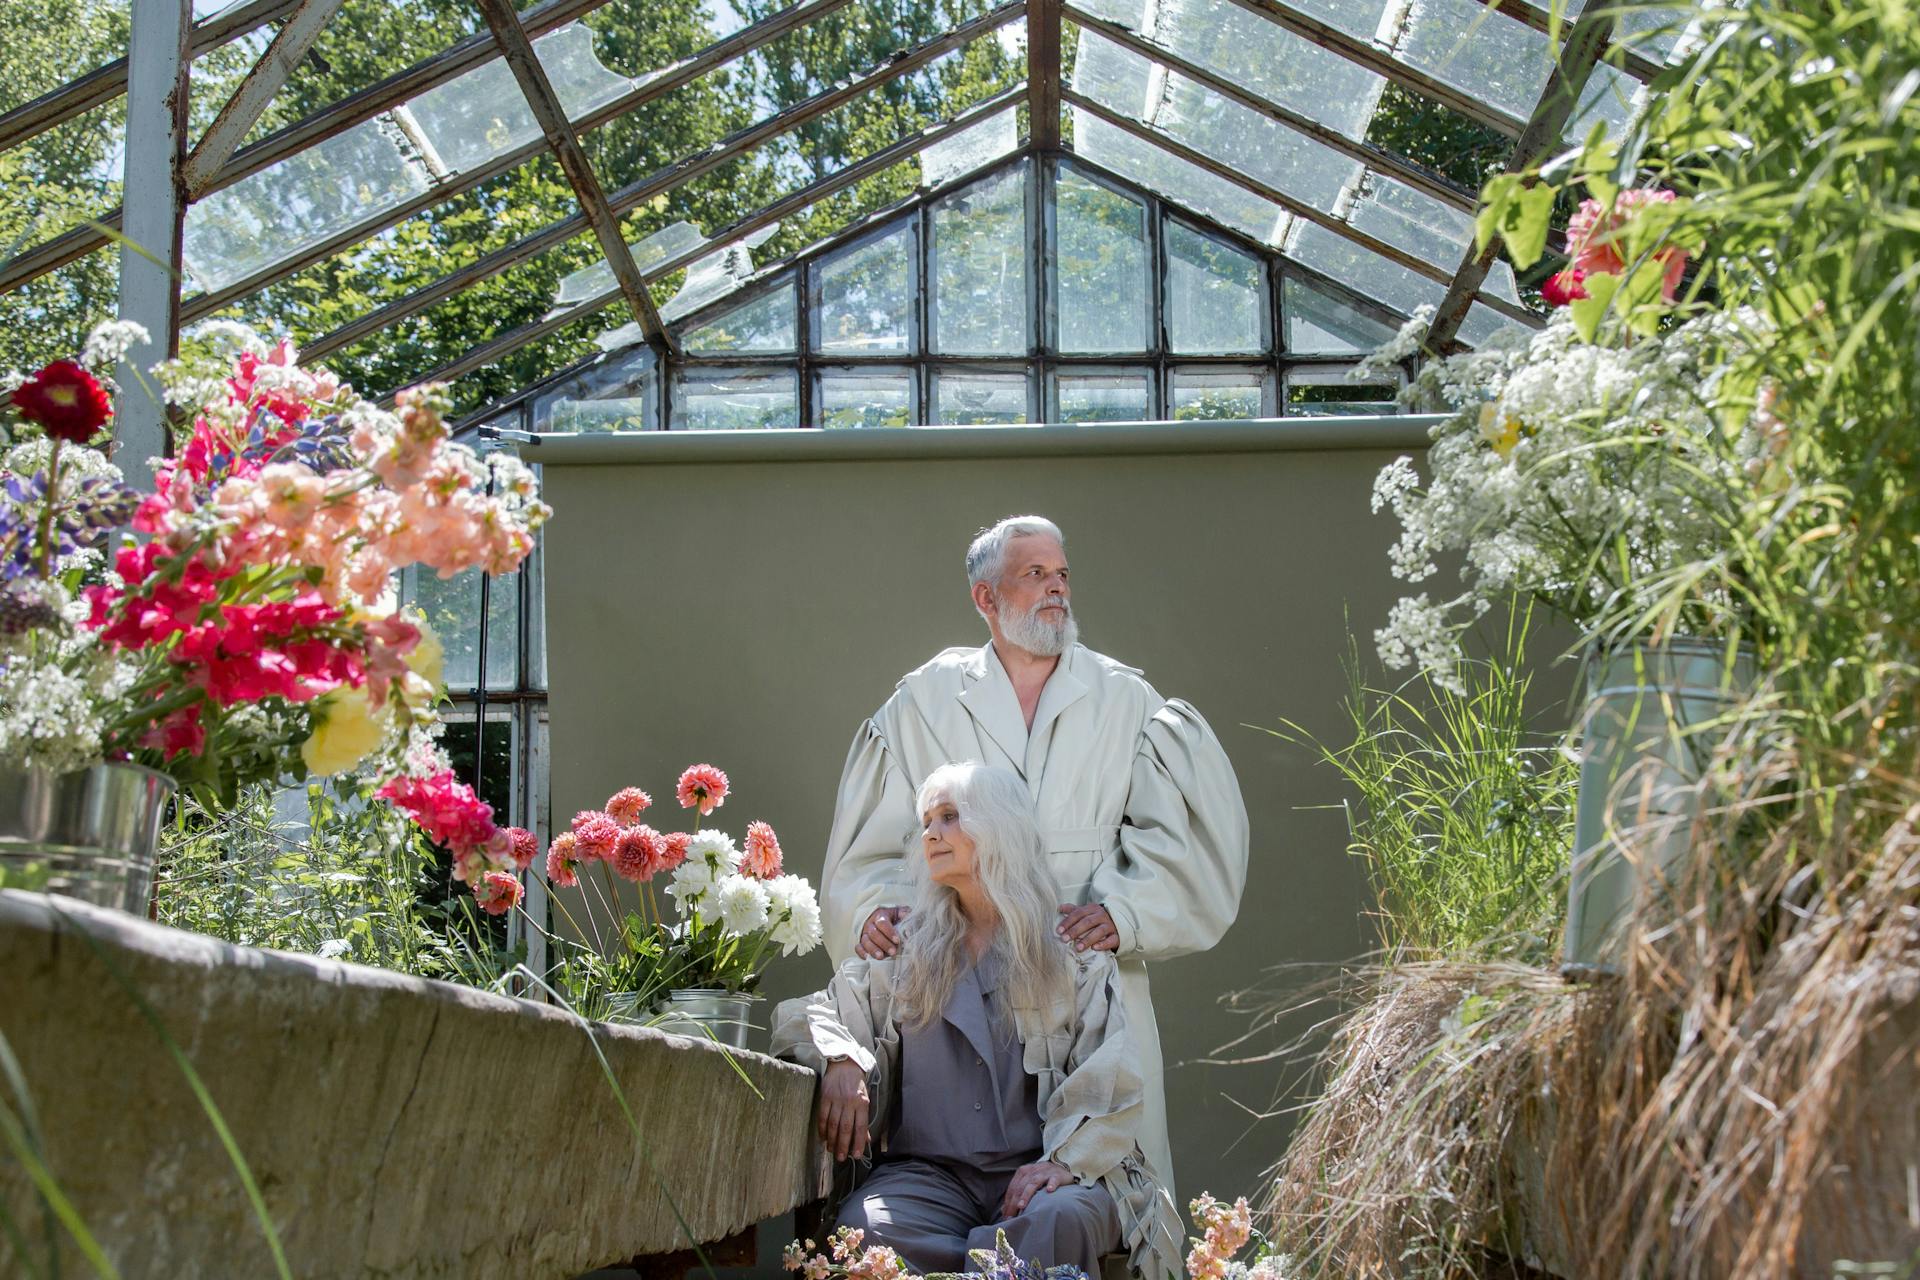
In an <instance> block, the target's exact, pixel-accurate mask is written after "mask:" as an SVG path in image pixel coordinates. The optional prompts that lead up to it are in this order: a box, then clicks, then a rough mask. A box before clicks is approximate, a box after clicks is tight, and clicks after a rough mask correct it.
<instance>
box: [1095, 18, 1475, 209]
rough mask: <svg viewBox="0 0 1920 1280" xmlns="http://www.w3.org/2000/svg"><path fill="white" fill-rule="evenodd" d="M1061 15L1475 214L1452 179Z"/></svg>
mask: <svg viewBox="0 0 1920 1280" xmlns="http://www.w3.org/2000/svg"><path fill="white" fill-rule="evenodd" d="M1060 11H1061V12H1062V13H1063V14H1065V15H1066V16H1067V17H1068V18H1069V19H1071V20H1072V21H1073V22H1074V23H1075V25H1077V26H1080V27H1083V28H1085V29H1086V30H1088V31H1092V32H1096V33H1097V34H1099V35H1100V36H1101V37H1102V38H1103V39H1107V40H1111V41H1112V42H1113V43H1115V44H1117V45H1121V46H1123V47H1125V48H1127V49H1130V50H1132V51H1133V52H1134V53H1137V54H1139V55H1141V56H1142V57H1145V58H1150V59H1152V60H1153V61H1155V62H1158V63H1160V64H1161V65H1162V66H1165V67H1168V68H1171V69H1172V70H1174V71H1178V72H1179V73H1180V74H1181V75H1183V76H1186V77H1187V78H1188V79H1190V80H1192V81H1194V82H1195V83H1196V84H1200V85H1203V86H1205V87H1206V88H1208V89H1210V90H1212V91H1213V92H1214V93H1217V94H1219V95H1220V96H1221V97H1223V98H1226V99H1227V100H1228V101H1230V102H1235V103H1238V104H1239V105H1240V106H1243V107H1245V108H1246V109H1247V110H1249V111H1253V112H1257V113H1258V114H1260V115H1262V116H1265V117H1266V118H1267V119H1269V120H1272V121H1274V122H1275V123H1276V124H1281V125H1285V126H1286V127H1287V128H1289V129H1292V130H1294V131H1295V132H1297V133H1304V134H1306V135H1307V136H1308V137H1309V138H1312V139H1313V140H1314V141H1315V142H1318V143H1320V144H1321V145H1322V146H1325V147H1329V148H1331V149H1333V150H1335V151H1338V152H1339V153H1340V154H1341V155H1344V156H1346V157H1348V158H1349V159H1353V160H1358V161H1359V162H1360V163H1361V164H1364V165H1366V166H1367V167H1368V168H1369V169H1372V170H1374V171H1375V172H1377V173H1384V174H1386V175H1387V176H1389V177H1391V178H1394V179H1396V180H1398V181H1400V182H1403V183H1405V184H1406V185H1407V186H1409V187H1412V188H1413V189H1414V190H1416V191H1419V192H1421V193H1422V194H1424V195H1428V196H1432V197H1433V198H1434V199H1435V200H1438V201H1440V202H1441V203H1443V204H1446V205H1449V206H1451V207H1453V208H1455V209H1459V210H1461V211H1462V212H1465V213H1472V212H1473V210H1474V209H1475V208H1476V207H1477V206H1478V204H1479V196H1478V194H1477V193H1475V192H1473V191H1469V190H1468V189H1467V188H1465V187H1463V186H1461V185H1459V184H1458V183H1456V182H1454V181H1452V180H1451V179H1449V178H1446V177H1444V176H1442V175H1441V174H1438V173H1435V172H1434V171H1433V170H1431V169H1428V168H1427V167H1425V166H1424V165H1418V164H1415V163H1413V162H1412V161H1411V160H1407V159H1404V158H1402V157H1400V156H1397V155H1395V154H1394V153H1393V152H1391V151H1388V150H1386V149H1385V148H1384V147H1377V146H1375V145H1373V144H1372V143H1369V142H1360V141H1356V140H1355V139H1353V138H1349V137H1348V136H1347V135H1345V134H1344V133H1341V132H1340V131H1339V130H1338V129H1330V128H1328V127H1327V126H1326V125H1324V124H1321V123H1320V122H1319V121H1318V120H1314V119H1312V118H1310V117H1308V116H1303V115H1301V114H1300V113H1299V112H1297V111H1291V110H1289V109H1288V108H1286V107H1283V106H1280V105H1278V104H1277V103H1273V102H1269V101H1267V100H1266V99H1265V98H1263V97H1261V96H1260V95H1258V94H1256V93H1253V92H1251V91H1249V90H1247V89H1245V88H1243V87H1241V86H1240V85H1238V84H1235V83H1234V82H1233V81H1231V80H1228V79H1227V78H1226V77H1224V76H1222V75H1220V74H1219V73H1218V72H1215V71H1211V70H1209V69H1208V68H1206V67H1204V66H1201V65H1200V64H1199V63H1197V62H1194V61H1192V60H1191V59H1188V58H1184V57H1182V56H1180V55H1179V54H1177V53H1175V52H1174V51H1173V50H1171V49H1169V48H1167V47H1166V46H1164V45H1162V44H1159V43H1157V42H1155V41H1152V40H1149V39H1147V38H1146V37H1144V36H1141V35H1138V34H1136V33H1135V32H1133V31H1130V30H1128V29H1127V28H1126V27H1123V26H1121V25H1119V24H1118V23H1115V22H1108V21H1107V20H1106V19H1104V18H1099V17H1095V16H1094V15H1093V14H1091V13H1088V12H1087V11H1086V10H1084V9H1082V8H1080V7H1079V6H1077V5H1075V4H1073V3H1071V0H1068V2H1067V3H1064V4H1062V5H1061V6H1060Z"/></svg>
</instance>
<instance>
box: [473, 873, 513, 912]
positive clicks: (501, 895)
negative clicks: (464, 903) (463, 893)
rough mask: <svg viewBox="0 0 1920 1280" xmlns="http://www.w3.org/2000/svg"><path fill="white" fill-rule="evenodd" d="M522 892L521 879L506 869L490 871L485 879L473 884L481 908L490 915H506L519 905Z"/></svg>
mask: <svg viewBox="0 0 1920 1280" xmlns="http://www.w3.org/2000/svg"><path fill="white" fill-rule="evenodd" d="M522 892H523V891H522V890H521V888H520V881H519V879H518V878H516V877H514V876H512V875H509V874H508V873H506V872H505V871H489V872H487V878H486V879H485V880H482V881H481V882H480V883H479V884H476V885H475V886H473V896H474V897H476V898H478V899H479V900H480V909H481V910H482V911H485V912H486V913H487V914H488V915H490V916H500V915H505V914H506V913H507V912H508V911H510V910H512V909H513V908H514V907H517V906H519V905H520V895H521V893H522Z"/></svg>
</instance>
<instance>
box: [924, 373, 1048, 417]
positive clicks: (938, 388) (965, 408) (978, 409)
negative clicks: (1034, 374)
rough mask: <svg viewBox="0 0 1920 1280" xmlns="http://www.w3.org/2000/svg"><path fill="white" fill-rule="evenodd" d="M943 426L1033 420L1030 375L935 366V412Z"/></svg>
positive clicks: (929, 415) (931, 415) (932, 414)
mask: <svg viewBox="0 0 1920 1280" xmlns="http://www.w3.org/2000/svg"><path fill="white" fill-rule="evenodd" d="M927 416H928V417H929V418H930V419H932V421H933V422H935V423H937V424H939V425H941V426H969V427H979V426H1004V425H1011V424H1014V423H1021V422H1030V421H1032V419H1031V418H1030V417H1029V416H1028V406H1027V375H1026V374H1024V373H993V372H987V371H975V370H962V369H936V370H935V371H934V375H933V412H932V413H931V414H928V415H927Z"/></svg>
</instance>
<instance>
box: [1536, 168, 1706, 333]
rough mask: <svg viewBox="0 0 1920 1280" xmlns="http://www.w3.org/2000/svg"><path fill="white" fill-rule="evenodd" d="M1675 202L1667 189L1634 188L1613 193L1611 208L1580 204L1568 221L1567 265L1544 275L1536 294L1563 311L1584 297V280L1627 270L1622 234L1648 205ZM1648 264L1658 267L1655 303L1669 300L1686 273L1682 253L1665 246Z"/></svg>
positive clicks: (1682, 250)
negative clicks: (1656, 264) (1657, 289)
mask: <svg viewBox="0 0 1920 1280" xmlns="http://www.w3.org/2000/svg"><path fill="white" fill-rule="evenodd" d="M1676 198H1677V197H1675V195H1674V193H1673V192H1671V191H1666V190H1649V189H1646V188H1637V189H1634V190H1630V191H1622V192H1619V193H1617V194H1616V195H1615V196H1614V198H1613V203H1612V205H1611V206H1608V205H1603V204H1601V203H1600V202H1599V201H1598V200H1582V201H1581V202H1580V207H1579V208H1578V209H1576V210H1575V211H1574V214H1573V217H1572V218H1570V219H1568V221H1567V253H1568V256H1569V259H1570V261H1569V262H1568V264H1567V267H1566V269H1565V270H1563V271H1560V272H1558V273H1557V274H1555V275H1553V276H1551V277H1549V278H1548V280H1547V282H1546V283H1545V284H1544V285H1542V286H1541V288H1540V293H1541V296H1542V297H1544V298H1545V299H1546V300H1547V302H1548V303H1549V304H1551V305H1552V306H1556V307H1563V306H1566V305H1567V304H1568V303H1570V302H1574V301H1577V300H1578V299H1581V298H1584V297H1586V296H1587V288H1586V281H1587V278H1588V277H1589V276H1596V275H1606V276H1617V275H1620V274H1621V273H1622V272H1624V271H1625V270H1626V269H1627V262H1626V259H1625V258H1624V257H1622V256H1621V253H1620V242H1621V239H1622V234H1621V233H1622V231H1623V230H1624V229H1625V228H1626V226H1627V225H1628V224H1629V223H1631V222H1632V221H1633V219H1634V216H1635V215H1636V214H1638V213H1639V212H1640V211H1641V210H1642V209H1644V208H1646V207H1647V206H1648V205H1653V204H1671V203H1672V202H1673V201H1674V200H1675V199H1676ZM1653 260H1654V261H1655V262H1658V263H1659V264H1660V267H1661V278H1660V299H1661V301H1663V302H1672V301H1673V298H1674V294H1675V293H1676V292H1678V290H1679V288H1680V280H1681V277H1682V276H1683V275H1685V273H1686V269H1687V251H1686V250H1685V249H1682V248H1680V247H1679V246H1678V245H1668V246H1667V247H1665V248H1663V249H1661V250H1660V251H1659V252H1657V253H1655V254H1654V255H1653Z"/></svg>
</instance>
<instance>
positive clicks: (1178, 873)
mask: <svg viewBox="0 0 1920 1280" xmlns="http://www.w3.org/2000/svg"><path fill="white" fill-rule="evenodd" d="M953 760H978V761H980V762H981V763H983V764H990V765H997V766H999V767H1001V768H1006V769H1012V770H1013V771H1014V772H1016V773H1018V774H1019V775H1020V776H1021V777H1023V778H1025V779H1026V782H1027V786H1028V788H1029V790H1030V791H1031V792H1032V794H1033V799H1034V806H1035V809H1036V812H1037V814H1038V817H1039V822H1040V828H1041V837H1042V841H1043V847H1044V848H1045V849H1046V851H1047V861H1048V869H1049V870H1050V871H1051V872H1052V873H1053V878H1054V881H1055V883H1056V884H1057V885H1058V886H1059V889H1060V894H1061V901H1062V902H1071V903H1075V904H1081V903H1087V902H1097V903H1100V904H1102V905H1103V906H1105V907H1106V908H1107V911H1108V913H1109V914H1110V915H1111V916H1112V917H1113V923H1114V927H1115V929H1116V931H1117V932H1118V933H1119V935H1120V949H1119V951H1118V953H1117V954H1118V956H1119V959H1120V986H1121V990H1122V992H1123V994H1124V996H1125V1000H1126V1007H1127V1022H1128V1026H1129V1028H1130V1029H1131V1034H1132V1037H1133V1040H1134V1043H1135V1046H1136V1047H1137V1049H1138V1050H1139V1054H1140V1069H1141V1074H1142V1076H1143V1087H1144V1089H1145V1106H1144V1108H1143V1110H1142V1112H1141V1120H1140V1135H1139V1136H1140V1149H1141V1150H1142V1151H1144V1152H1145V1153H1146V1155H1147V1157H1148V1159H1149V1160H1150V1161H1151V1162H1152V1164H1153V1167H1154V1168H1155V1169H1157V1170H1159V1171H1160V1174H1161V1176H1162V1178H1163V1179H1164V1180H1165V1182H1166V1186H1167V1189H1168V1191H1169V1193H1172V1192H1173V1182H1174V1169H1173V1159H1172V1152H1171V1150H1170V1148H1169V1146H1168V1142H1167V1110H1166V1094H1165V1086H1164V1084H1163V1081H1162V1078H1161V1054H1160V1034H1159V1028H1158V1026H1157V1024H1156V1022H1155V1020H1154V1016H1153V1000H1152V997H1151V995H1150V993H1149V990H1148V986H1147V965H1148V964H1149V963H1150V962H1152V961H1156V960H1166V959H1171V958H1172V957H1174V956H1180V955H1186V954H1188V953H1190V952H1194V951H1205V950H1207V949H1208V948H1210V947H1212V946H1213V945H1214V944H1215V943H1216V942H1218V941H1219V940H1220V937H1221V935H1222V934H1224V933H1225V932H1226V930H1227V926H1228V925H1230V924H1232V923H1233V918H1234V916H1235V915H1236V914H1237V913H1238V912H1239V910H1240V892H1241V889H1242V888H1243V887H1244V886H1245V884H1246V872H1247V840H1248V830H1247V810H1246V805H1245V803H1244V802H1243V801H1242V800H1241V798H1240V784H1239V782H1238V780H1237V779H1236V778H1235V777H1234V774H1233V766H1232V765H1231V764H1230V763H1229V762H1228V760H1227V754H1226V751H1225V750H1224V749H1223V748H1222V747H1221V745H1220V740H1219V739H1218V738H1216V737H1215V736H1214V734H1213V730H1212V729H1210V728H1209V727H1208V726H1207V722H1206V721H1205V720H1203V719H1201V717H1200V713H1199V712H1198V711H1195V710H1194V709H1193V708H1192V707H1191V706H1188V705H1187V704H1186V703H1184V702H1181V701H1178V700H1177V699H1176V700H1169V699H1165V698H1162V697H1161V696H1160V695H1159V694H1158V693H1156V692H1155V691H1154V688H1153V686H1152V685H1150V684H1148V683H1147V682H1146V680H1145V678H1144V677H1142V675H1141V674H1140V672H1138V671H1136V670H1134V669H1133V668H1132V667H1128V666H1125V665H1123V664H1121V663H1119V662H1116V661H1114V660H1113V659H1112V658H1108V657H1105V656H1103V655H1101V654H1098V653H1095V652H1094V651H1093V650H1091V649H1088V648H1086V647H1085V646H1084V645H1076V646H1074V647H1073V648H1072V649H1071V650H1069V651H1068V652H1067V653H1066V654H1064V655H1063V656H1062V657H1061V660H1060V665H1059V666H1058V667H1056V668H1055V669H1054V673H1053V675H1052V677H1051V678H1050V679H1049V680H1048V681H1047V685H1046V688H1045V689H1044V690H1043V691H1042V693H1041V695H1040V703H1039V706H1038V707H1037V708H1036V710H1035V714H1034V718H1033V729H1032V731H1031V732H1029V731H1028V729H1027V724H1026V718H1025V716H1024V715H1022V713H1021V711H1020V701H1019V698H1018V696H1017V695H1015V693H1014V691H1013V682H1012V681H1011V680H1009V679H1008V678H1007V674H1006V671H1005V669H1004V668H1002V667H1001V665H1000V659H999V657H998V655H997V654H995V653H994V650H993V646H992V645H991V644H988V645H983V646H981V647H980V648H977V649H949V650H947V651H946V652H944V653H942V654H940V655H939V656H938V657H936V658H934V659H933V660H932V661H931V662H929V663H927V664H926V665H925V666H923V667H921V668H920V669H919V670H917V671H914V672H912V673H911V674H909V675H908V676H906V677H905V678H904V679H902V680H901V681H900V685H899V687H898V688H897V689H896V690H895V691H894V694H893V696H892V697H891V698H889V699H888V700H887V703H886V705H885V706H883V707H881V708H880V710H879V711H878V712H876V713H875V714H874V717H873V718H872V719H871V720H869V721H867V722H866V723H865V724H863V725H861V726H860V729H859V731H858V732H857V733H855V734H854V739H853V749H852V750H851V751H850V752H849V753H848V755H847V764H846V769H845V770H844V772H843V774H842V776H841V780H840V796H839V800H838V803H837V806H836V809H835V813H834V821H833V831H832V833H831V834H830V835H829V836H828V838H827V856H826V869H825V871H824V872H823V874H822V876H821V880H820V901H821V910H822V915H823V921H824V927H825V937H826V944H827V951H828V954H829V955H831V956H832V958H833V961H834V963H835V964H839V963H840V962H842V961H844V960H846V959H847V958H848V957H849V956H851V955H852V954H853V949H854V946H855V944H856V942H857V941H858V939H859V935H860V927H861V926H862V925H863V924H864V923H865V922H866V919H867V917H868V916H869V915H870V914H872V912H873V909H874V908H875V907H889V906H901V905H905V904H906V903H907V902H908V901H909V898H910V895H911V890H910V888H909V883H908V881H909V876H908V868H907V866H906V864H905V862H904V861H903V858H904V856H905V855H906V854H907V853H908V851H909V850H912V851H913V852H914V853H915V854H917V852H918V847H919V843H918V834H919V818H918V815H917V814H916V813H915V812H914V793H915V792H916V791H917V790H918V789H919V786H920V783H921V781H922V780H923V779H925V778H926V776H927V775H928V774H929V773H931V772H933V770H934V769H936V768H938V767H939V766H940V765H942V764H945V763H947V762H949V761H953Z"/></svg>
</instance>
